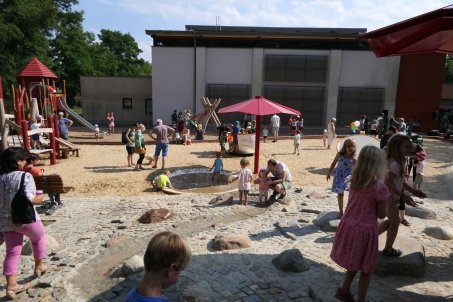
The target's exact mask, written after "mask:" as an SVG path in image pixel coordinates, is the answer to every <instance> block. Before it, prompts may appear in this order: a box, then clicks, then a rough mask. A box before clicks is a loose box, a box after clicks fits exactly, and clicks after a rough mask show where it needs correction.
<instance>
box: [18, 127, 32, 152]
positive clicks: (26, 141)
mask: <svg viewBox="0 0 453 302" xmlns="http://www.w3.org/2000/svg"><path fill="white" fill-rule="evenodd" d="M20 125H21V127H22V139H23V141H24V148H25V149H26V150H27V151H30V138H29V137H28V121H27V120H22V121H21V122H20Z"/></svg>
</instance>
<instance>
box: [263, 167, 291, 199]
mask: <svg viewBox="0 0 453 302" xmlns="http://www.w3.org/2000/svg"><path fill="white" fill-rule="evenodd" d="M267 172H268V173H269V172H270V173H272V175H273V176H274V177H272V180H270V181H268V184H269V185H270V187H271V188H272V189H273V190H274V193H273V194H272V196H271V198H270V199H274V200H275V197H277V194H279V193H280V196H279V198H278V199H283V198H285V197H286V190H288V189H289V188H291V183H292V177H291V173H290V172H289V168H288V166H287V165H286V164H285V163H283V162H281V161H276V160H275V159H269V160H268V161H267Z"/></svg>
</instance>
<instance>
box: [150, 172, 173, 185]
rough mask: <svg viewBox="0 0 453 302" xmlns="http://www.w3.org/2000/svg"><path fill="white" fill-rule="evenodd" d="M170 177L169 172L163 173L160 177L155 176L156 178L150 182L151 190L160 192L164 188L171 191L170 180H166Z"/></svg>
mask: <svg viewBox="0 0 453 302" xmlns="http://www.w3.org/2000/svg"><path fill="white" fill-rule="evenodd" d="M170 175H171V172H170V171H168V170H167V171H164V173H162V174H161V175H159V176H157V177H156V178H154V179H153V181H152V182H151V184H152V186H153V189H155V190H162V189H163V188H165V187H169V188H171V189H173V186H172V185H171V182H170V178H168V177H169V176H170Z"/></svg>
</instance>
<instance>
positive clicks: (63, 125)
mask: <svg viewBox="0 0 453 302" xmlns="http://www.w3.org/2000/svg"><path fill="white" fill-rule="evenodd" d="M73 123H74V122H73V121H71V120H70V119H68V118H65V117H64V113H63V112H61V111H60V112H59V113H58V128H59V129H60V137H61V138H62V139H64V140H68V134H69V127H71V126H72V124H73Z"/></svg>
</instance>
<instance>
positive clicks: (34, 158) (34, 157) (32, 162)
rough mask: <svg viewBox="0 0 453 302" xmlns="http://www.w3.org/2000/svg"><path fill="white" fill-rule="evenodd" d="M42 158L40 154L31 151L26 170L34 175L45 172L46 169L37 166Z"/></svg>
mask: <svg viewBox="0 0 453 302" xmlns="http://www.w3.org/2000/svg"><path fill="white" fill-rule="evenodd" d="M40 159H41V158H40V157H39V155H38V154H34V153H30V156H29V157H28V158H27V160H26V161H27V163H26V164H25V166H24V171H25V172H28V173H30V174H31V175H32V176H40V175H43V174H44V170H43V169H41V168H38V167H36V165H37V164H38V162H39V160H40Z"/></svg>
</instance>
